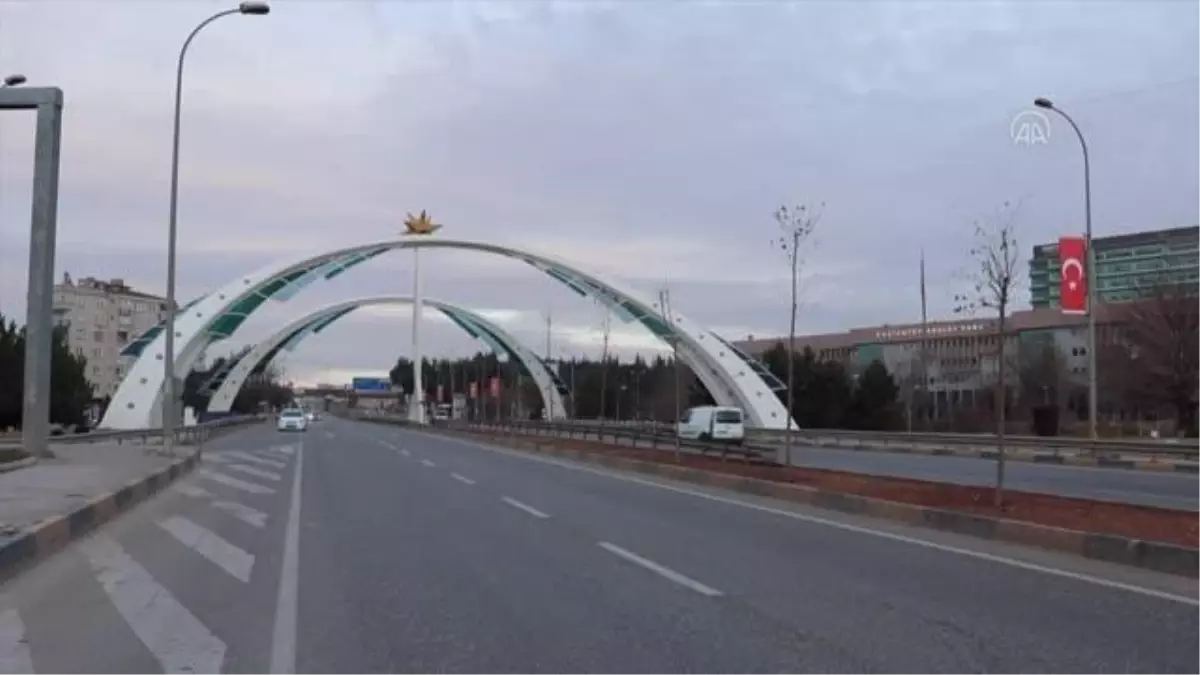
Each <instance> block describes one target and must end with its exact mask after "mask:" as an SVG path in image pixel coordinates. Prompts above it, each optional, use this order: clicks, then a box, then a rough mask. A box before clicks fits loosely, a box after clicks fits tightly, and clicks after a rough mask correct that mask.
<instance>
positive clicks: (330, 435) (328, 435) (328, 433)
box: [325, 431, 333, 438]
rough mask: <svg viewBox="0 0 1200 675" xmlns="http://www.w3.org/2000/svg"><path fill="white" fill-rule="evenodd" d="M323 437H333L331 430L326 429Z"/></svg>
mask: <svg viewBox="0 0 1200 675" xmlns="http://www.w3.org/2000/svg"><path fill="white" fill-rule="evenodd" d="M325 438H333V432H332V431H326V432H325Z"/></svg>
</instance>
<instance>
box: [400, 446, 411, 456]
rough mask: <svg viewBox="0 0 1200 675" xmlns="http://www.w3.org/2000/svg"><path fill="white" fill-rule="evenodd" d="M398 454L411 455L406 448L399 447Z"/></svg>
mask: <svg viewBox="0 0 1200 675" xmlns="http://www.w3.org/2000/svg"><path fill="white" fill-rule="evenodd" d="M400 454H401V455H404V456H405V457H412V453H411V452H409V451H408V450H405V449H404V448H400Z"/></svg>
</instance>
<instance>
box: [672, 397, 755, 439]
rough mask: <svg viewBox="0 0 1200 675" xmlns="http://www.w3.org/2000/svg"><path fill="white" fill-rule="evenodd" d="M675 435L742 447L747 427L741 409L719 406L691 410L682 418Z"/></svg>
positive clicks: (706, 406) (699, 407)
mask: <svg viewBox="0 0 1200 675" xmlns="http://www.w3.org/2000/svg"><path fill="white" fill-rule="evenodd" d="M675 433H677V434H678V435H679V437H680V438H683V439H687V440H696V441H722V442H726V443H736V444H738V445H741V444H742V442H743V441H745V440H746V426H745V424H744V422H743V419H742V411H741V409H739V408H730V407H725V406H718V405H704V406H698V407H695V408H689V409H688V410H687V411H686V412H684V413H683V417H682V418H680V420H679V424H678V425H677V426H676V430H675Z"/></svg>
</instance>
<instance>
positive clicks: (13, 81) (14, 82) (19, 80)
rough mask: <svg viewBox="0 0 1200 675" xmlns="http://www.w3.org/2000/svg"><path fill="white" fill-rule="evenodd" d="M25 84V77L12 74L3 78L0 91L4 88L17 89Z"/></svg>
mask: <svg viewBox="0 0 1200 675" xmlns="http://www.w3.org/2000/svg"><path fill="white" fill-rule="evenodd" d="M22 84H25V76H24V75H22V74H20V73H13V74H12V75H6V76H5V77H4V84H0V89H3V88H4V87H17V86H20V85H22Z"/></svg>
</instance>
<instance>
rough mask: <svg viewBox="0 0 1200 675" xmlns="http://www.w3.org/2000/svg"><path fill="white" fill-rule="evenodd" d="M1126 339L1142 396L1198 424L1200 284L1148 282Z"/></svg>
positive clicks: (1185, 424)
mask: <svg viewBox="0 0 1200 675" xmlns="http://www.w3.org/2000/svg"><path fill="white" fill-rule="evenodd" d="M1128 312H1129V315H1128V319H1127V320H1126V321H1123V322H1122V323H1123V324H1124V331H1123V332H1124V341H1125V343H1126V345H1127V346H1128V348H1129V355H1130V357H1131V360H1132V361H1133V363H1135V364H1136V368H1134V369H1133V371H1134V372H1135V373H1136V375H1137V376H1136V378H1135V382H1134V383H1133V384H1134V387H1135V391H1136V392H1137V394H1138V398H1139V399H1142V400H1145V401H1146V402H1148V403H1150V404H1151V405H1154V406H1157V407H1165V408H1168V409H1170V411H1171V413H1172V414H1173V415H1174V417H1175V422H1176V425H1177V426H1178V427H1180V428H1181V429H1184V430H1191V429H1193V428H1194V427H1195V425H1196V395H1197V388H1198V387H1200V375H1198V374H1200V305H1198V304H1197V297H1196V289H1195V288H1194V287H1191V286H1188V285H1186V284H1181V283H1178V282H1176V281H1173V280H1169V279H1158V280H1155V281H1154V282H1152V283H1150V284H1147V286H1146V287H1145V288H1144V289H1143V290H1142V292H1141V299H1140V300H1139V301H1138V302H1134V303H1130V304H1129V306H1128Z"/></svg>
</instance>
